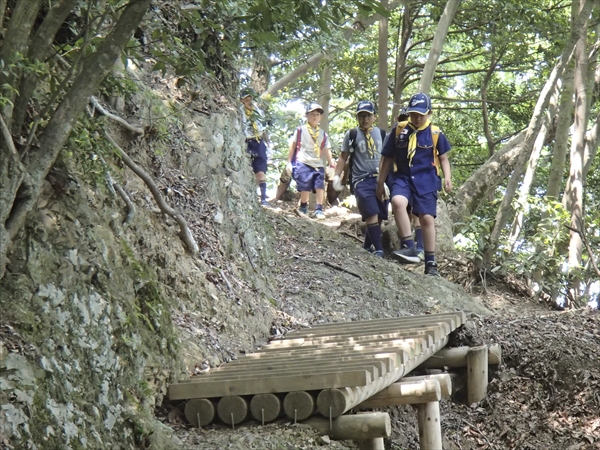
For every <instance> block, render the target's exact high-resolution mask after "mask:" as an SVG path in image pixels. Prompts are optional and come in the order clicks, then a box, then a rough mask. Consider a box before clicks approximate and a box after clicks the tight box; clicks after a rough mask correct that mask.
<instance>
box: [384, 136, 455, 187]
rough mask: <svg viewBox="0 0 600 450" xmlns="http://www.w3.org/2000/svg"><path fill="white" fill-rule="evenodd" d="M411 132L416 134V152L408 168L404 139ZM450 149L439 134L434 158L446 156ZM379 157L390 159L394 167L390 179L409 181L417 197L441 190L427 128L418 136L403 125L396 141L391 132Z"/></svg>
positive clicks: (406, 144)
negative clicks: (392, 176)
mask: <svg viewBox="0 0 600 450" xmlns="http://www.w3.org/2000/svg"><path fill="white" fill-rule="evenodd" d="M415 132H416V133H417V149H416V151H415V154H414V156H413V158H412V165H409V161H408V138H409V136H410V135H411V134H412V133H415ZM450 148H451V146H450V143H449V142H448V139H446V136H444V134H443V133H442V132H441V131H440V132H439V137H438V142H437V150H438V154H439V155H443V154H445V153H447V152H449V151H450ZM381 154H382V155H383V156H388V157H391V158H394V162H395V163H396V170H395V172H394V176H402V177H407V178H409V179H410V181H412V183H413V185H414V186H415V188H416V189H417V192H418V193H419V194H428V193H430V192H436V191H439V190H441V189H442V180H441V178H440V177H439V176H438V174H437V169H436V167H435V160H434V155H433V136H432V134H431V125H430V126H429V127H427V128H425V129H424V130H421V131H418V132H417V131H414V130H413V129H412V128H411V127H410V126H409V125H406V126H405V127H404V129H403V130H402V131H401V132H400V134H399V135H398V137H396V130H395V129H393V130H392V131H391V132H390V134H389V135H388V137H387V138H386V140H385V142H384V143H383V149H382V150H381Z"/></svg>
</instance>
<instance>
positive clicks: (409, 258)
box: [392, 247, 421, 264]
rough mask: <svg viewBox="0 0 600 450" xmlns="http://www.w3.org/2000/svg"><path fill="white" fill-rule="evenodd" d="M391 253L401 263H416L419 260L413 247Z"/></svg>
mask: <svg viewBox="0 0 600 450" xmlns="http://www.w3.org/2000/svg"><path fill="white" fill-rule="evenodd" d="M392 255H393V256H394V258H395V259H397V260H398V261H399V262H401V263H402V264H418V263H420V262H421V260H420V259H419V254H418V252H417V249H416V248H415V247H411V248H403V249H401V250H396V251H394V252H393V253H392Z"/></svg>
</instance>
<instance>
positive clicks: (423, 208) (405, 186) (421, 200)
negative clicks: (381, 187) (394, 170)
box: [389, 176, 438, 217]
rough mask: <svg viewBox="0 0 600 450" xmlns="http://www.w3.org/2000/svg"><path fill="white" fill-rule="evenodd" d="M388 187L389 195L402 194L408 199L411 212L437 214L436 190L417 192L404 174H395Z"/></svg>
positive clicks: (415, 213)
mask: <svg viewBox="0 0 600 450" xmlns="http://www.w3.org/2000/svg"><path fill="white" fill-rule="evenodd" d="M389 187H390V197H394V196H396V195H402V196H403V197H406V198H407V199H408V203H409V205H410V206H411V209H412V213H413V214H414V215H416V216H418V215H419V214H429V215H430V216H433V217H435V216H437V199H438V193H437V191H434V192H429V193H427V194H419V193H418V192H417V188H415V185H414V184H413V183H412V182H411V181H410V179H408V178H407V177H405V176H395V177H394V179H393V181H392V184H391V185H390V186H389Z"/></svg>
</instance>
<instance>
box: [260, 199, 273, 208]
mask: <svg viewBox="0 0 600 450" xmlns="http://www.w3.org/2000/svg"><path fill="white" fill-rule="evenodd" d="M260 204H261V206H264V207H265V208H270V207H271V204H270V203H269V202H268V201H266V200H263V201H262V202H260Z"/></svg>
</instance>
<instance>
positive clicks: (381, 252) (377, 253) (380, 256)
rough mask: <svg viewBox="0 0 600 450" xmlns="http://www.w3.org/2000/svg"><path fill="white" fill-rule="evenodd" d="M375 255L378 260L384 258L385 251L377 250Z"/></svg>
mask: <svg viewBox="0 0 600 450" xmlns="http://www.w3.org/2000/svg"><path fill="white" fill-rule="evenodd" d="M373 254H374V255H375V256H377V257H378V258H383V250H375V251H374V252H373Z"/></svg>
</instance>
